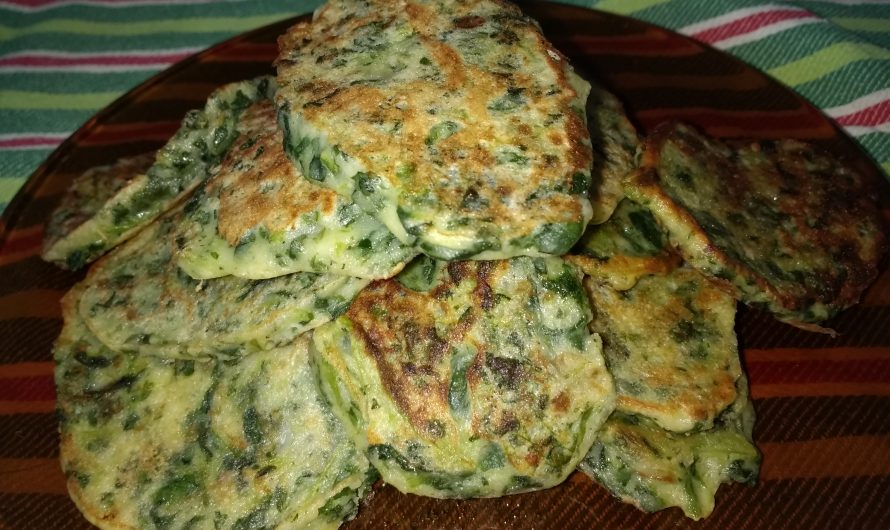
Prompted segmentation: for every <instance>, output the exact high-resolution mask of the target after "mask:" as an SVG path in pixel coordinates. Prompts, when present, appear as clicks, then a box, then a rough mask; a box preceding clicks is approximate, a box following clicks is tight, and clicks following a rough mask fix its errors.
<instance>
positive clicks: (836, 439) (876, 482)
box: [0, 3, 890, 529]
mask: <svg viewBox="0 0 890 530" xmlns="http://www.w3.org/2000/svg"><path fill="white" fill-rule="evenodd" d="M524 9H525V10H526V11H527V12H528V13H529V14H530V15H532V16H533V17H535V18H536V19H537V20H539V21H540V23H541V25H542V26H543V28H544V31H545V33H546V34H547V35H548V36H549V38H550V39H552V40H553V42H554V43H555V44H556V46H557V47H558V48H559V49H560V50H562V51H563V52H564V53H565V54H566V55H568V56H569V58H570V59H571V60H572V61H573V64H575V65H576V67H577V68H578V69H579V70H580V71H582V72H584V73H586V74H589V75H591V76H593V77H594V78H596V79H598V80H600V81H601V82H602V83H603V84H605V85H606V86H607V87H608V88H610V89H612V90H613V91H614V92H615V93H616V94H618V96H619V97H620V98H621V99H622V100H623V101H624V103H625V104H626V106H627V109H628V111H629V113H630V115H631V116H632V118H633V119H634V121H635V122H636V124H637V125H638V126H639V127H640V129H641V130H642V131H643V132H645V131H647V130H649V129H651V128H652V127H653V126H654V125H656V124H657V123H659V122H661V121H664V120H669V119H681V120H685V121H688V122H691V123H693V124H696V125H698V126H700V127H701V128H703V129H705V130H706V131H707V132H709V133H711V134H713V135H716V136H723V137H739V136H747V137H757V138H779V137H796V138H804V139H808V140H810V141H814V142H816V143H818V144H820V145H821V146H823V147H824V148H826V149H828V150H830V151H832V152H833V153H835V154H836V155H837V156H840V157H843V158H846V159H847V161H848V163H850V164H852V165H853V166H855V167H856V168H858V169H859V170H860V171H862V172H864V173H867V174H870V175H872V176H874V177H875V178H878V179H880V174H879V173H878V171H877V169H876V168H875V166H874V165H873V164H872V163H871V161H870V160H869V159H868V157H867V156H865V155H864V154H863V153H862V151H861V150H860V149H859V148H858V147H857V145H856V144H855V143H853V142H852V141H851V140H850V139H849V138H847V137H846V136H844V135H843V134H842V133H841V132H840V131H839V130H838V129H837V128H836V127H835V126H834V125H832V123H831V122H830V121H829V120H828V119H827V118H825V117H824V116H823V115H822V114H821V113H820V112H819V111H818V110H816V109H814V108H813V107H812V106H811V105H809V104H808V103H806V102H805V101H804V100H803V99H801V98H800V97H799V96H797V95H796V94H794V93H793V92H791V91H790V90H788V89H786V88H784V87H782V86H781V85H779V84H778V83H776V82H775V81H773V80H771V79H770V78H768V77H767V76H765V75H764V74H762V73H760V72H758V71H756V70H755V69H753V68H751V67H749V66H747V65H745V64H743V63H741V62H740V61H737V60H735V59H732V58H730V57H729V56H727V55H725V54H723V53H721V52H718V51H716V50H713V49H711V48H708V47H707V46H704V45H702V44H699V43H697V42H695V41H693V40H690V39H688V38H685V37H682V36H680V35H677V34H675V33H672V32H670V31H667V30H664V29H660V28H657V27H655V26H651V25H648V24H645V23H642V22H638V21H635V20H632V19H628V18H623V17H619V16H615V15H608V14H605V13H601V12H597V11H591V10H586V9H582V8H576V7H569V6H564V5H557V4H548V3H534V4H527V5H524ZM294 20H296V19H294ZM294 20H289V21H284V22H281V23H277V24H273V25H271V26H267V27H264V28H262V29H259V30H256V31H253V32H250V33H247V34H245V35H242V36H240V37H237V38H235V39H232V40H230V41H227V42H225V43H222V44H220V45H218V46H214V47H213V48H211V49H209V50H207V51H205V52H203V53H200V54H198V55H197V56H195V57H192V58H190V59H187V60H185V61H183V62H181V63H179V64H177V65H175V66H173V67H172V68H170V69H168V70H166V71H164V72H163V73H161V74H159V75H157V76H155V77H153V78H152V79H150V80H149V81H147V82H146V83H144V84H142V85H141V86H139V87H138V88H136V89H135V90H133V91H131V92H130V93H128V94H126V95H125V96H124V97H122V98H121V99H119V100H118V101H116V102H114V103H113V104H112V105H110V106H109V107H108V108H106V109H105V110H103V111H102V112H100V113H99V114H97V115H96V116H95V117H94V118H93V119H92V120H90V121H89V122H88V123H87V124H86V125H84V126H83V127H82V128H81V129H80V130H78V131H77V132H76V133H75V134H74V135H73V136H72V137H71V138H70V139H68V140H67V141H66V142H64V143H63V144H62V145H61V146H60V147H59V148H58V149H57V150H56V151H55V152H54V153H53V154H52V155H51V156H50V157H49V159H48V160H47V161H46V162H45V163H44V164H43V165H42V166H41V167H40V168H39V169H38V170H37V171H36V172H35V173H34V175H32V176H31V178H30V180H29V181H28V182H27V184H26V185H25V187H24V188H23V190H22V191H21V192H20V193H19V195H17V196H16V198H15V199H14V200H13V201H12V203H11V204H10V205H9V207H8V208H7V210H6V211H5V212H4V214H3V217H2V221H0V433H2V434H0V436H2V438H0V528H59V529H62V528H64V529H73V528H85V527H89V525H88V524H87V523H86V521H85V520H84V519H83V518H82V517H81V516H80V515H79V514H78V512H77V510H76V509H75V508H74V506H73V504H72V503H71V502H70V501H69V500H68V497H67V494H66V492H65V485H64V477H63V476H62V474H61V471H60V470H59V467H58V462H57V455H58V450H57V445H58V440H57V434H56V422H55V418H54V415H53V407H54V397H55V396H54V392H53V384H52V362H51V354H50V350H51V347H52V341H53V340H54V338H55V337H56V335H57V334H58V331H59V329H60V324H61V322H60V320H59V310H58V299H59V298H60V296H61V295H62V294H63V293H64V292H65V290H66V289H67V288H68V287H70V286H71V285H72V284H73V283H74V282H75V281H77V280H78V279H79V277H80V276H79V275H78V274H72V273H68V272H65V271H62V270H60V269H57V268H55V267H54V266H52V265H48V264H45V263H43V262H42V261H40V259H39V256H38V254H39V249H40V241H41V238H42V235H43V224H44V222H45V221H46V218H47V216H48V214H49V212H50V211H51V210H52V208H53V207H54V206H55V204H56V203H57V202H58V200H59V197H60V194H61V193H62V192H63V191H64V189H65V187H66V186H67V184H68V182H69V181H70V179H71V178H72V177H73V176H74V175H76V174H78V173H79V172H81V171H83V170H84V169H86V168H88V167H91V166H94V165H97V164H103V163H108V162H110V161H112V160H114V159H116V158H118V157H120V156H125V155H131V154H136V153H140V152H144V151H146V150H148V149H151V148H155V147H158V146H159V145H160V144H162V143H163V141H164V140H165V139H166V138H167V137H168V136H169V135H170V134H171V133H172V132H173V131H174V130H175V129H176V127H177V126H178V123H179V120H180V119H181V117H182V115H183V114H184V113H185V111H186V110H187V109H190V108H194V107H198V106H200V105H201V104H202V101H203V99H204V98H205V97H206V95H207V94H208V93H209V92H210V91H211V90H212V89H213V88H215V87H217V86H219V85H221V84H223V83H226V82H231V81H236V80H239V79H244V78H249V77H253V76H256V75H259V74H263V73H271V71H272V68H271V64H270V63H271V61H272V59H273V58H274V57H275V55H276V45H275V39H276V37H277V36H278V35H279V34H280V33H282V32H283V31H284V30H285V28H287V27H288V26H289V25H290V24H292V23H293V22H294ZM888 306H890V276H888V274H887V273H886V272H885V273H884V274H883V275H882V276H881V278H880V279H879V280H878V283H877V284H876V285H875V286H873V288H872V289H871V290H870V291H869V293H868V294H867V296H866V297H865V299H864V301H863V303H862V304H860V305H859V306H857V307H854V308H852V309H850V310H848V311H846V312H845V313H843V314H842V315H841V316H840V317H838V318H836V319H835V320H834V321H833V322H831V323H830V325H831V326H832V327H834V328H835V329H837V330H838V331H839V332H840V336H839V337H838V338H836V339H831V338H829V337H827V336H824V335H818V334H812V333H807V332H804V331H800V330H797V329H794V328H791V327H788V326H785V325H782V324H779V323H777V322H775V321H774V320H772V318H770V317H769V316H767V315H764V314H761V313H757V312H754V311H745V310H742V311H740V314H739V319H738V327H737V329H738V334H739V338H740V341H741V344H742V347H743V350H744V356H745V361H746V365H747V369H748V372H749V374H750V378H751V383H752V394H753V396H754V399H755V406H756V408H757V411H758V416H759V421H758V425H757V429H756V433H755V437H756V440H757V442H758V445H759V447H760V448H761V450H762V451H763V454H764V462H763V470H762V474H761V482H760V484H759V485H758V486H756V487H746V486H741V485H728V486H725V487H723V488H721V490H720V492H719V493H718V496H717V508H716V509H715V511H714V513H713V515H711V517H710V518H709V519H707V520H706V521H704V522H703V523H699V524H696V526H701V527H708V528H740V527H746V528H780V527H781V528H835V527H839V528H850V527H861V528H890V331H888V330H890V307H888ZM691 524H692V523H691V522H689V521H688V520H686V519H684V517H683V515H682V514H681V512H680V511H679V510H677V509H671V510H665V511H662V512H659V513H655V514H645V513H642V512H639V511H637V510H636V509H635V508H633V507H631V506H627V505H624V504H622V503H620V502H619V501H617V500H615V499H613V498H612V497H611V496H610V495H609V494H608V493H606V492H605V491H604V490H603V489H602V488H600V487H599V486H597V485H596V484H594V483H593V482H591V481H590V480H589V479H587V478H586V477H585V476H584V475H582V474H580V473H576V474H574V475H573V476H572V477H571V478H570V479H569V480H568V481H567V482H566V483H565V484H563V485H562V486H560V487H557V488H554V489H551V490H547V491H542V492H538V493H531V494H524V495H517V496H512V497H505V498H500V499H485V500H470V501H438V500H433V499H426V498H421V497H416V496H410V495H402V494H400V493H398V492H396V491H395V490H394V489H392V488H390V487H379V488H378V489H377V490H376V491H375V493H374V495H373V498H372V499H371V500H370V501H369V502H368V503H367V504H366V505H365V506H363V508H362V510H361V512H360V514H359V516H358V518H357V519H356V520H355V521H353V522H351V523H350V524H348V525H347V527H348V528H351V529H354V528H554V529H563V528H590V527H606V526H607V527H617V528H636V527H657V528H661V527H676V526H687V525H691Z"/></svg>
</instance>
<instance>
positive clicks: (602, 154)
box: [587, 83, 642, 224]
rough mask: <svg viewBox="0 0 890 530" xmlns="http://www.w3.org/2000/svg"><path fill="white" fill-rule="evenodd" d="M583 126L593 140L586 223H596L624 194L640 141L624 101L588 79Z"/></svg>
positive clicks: (604, 217)
mask: <svg viewBox="0 0 890 530" xmlns="http://www.w3.org/2000/svg"><path fill="white" fill-rule="evenodd" d="M587 128H588V130H589V131H590V141H591V143H592V144H593V172H592V174H591V176H592V178H591V188H590V203H591V205H592V206H593V217H592V218H591V219H590V224H600V223H602V222H605V221H606V220H607V219H609V217H611V215H612V212H613V211H614V210H615V207H616V206H618V204H619V202H620V201H621V199H622V198H623V197H624V180H625V179H626V178H627V177H628V176H629V175H630V174H631V173H633V171H634V170H635V169H636V168H637V165H638V160H637V158H638V157H639V153H640V148H641V147H642V144H641V142H640V137H639V135H638V134H637V130H636V129H635V128H634V126H633V124H632V123H631V122H630V120H629V119H628V117H627V115H626V114H625V113H624V105H622V104H621V102H620V101H619V100H618V98H616V97H615V95H614V94H612V93H611V92H609V91H608V90H606V89H605V88H603V87H601V86H599V85H597V84H596V83H591V85H590V95H589V96H588V97H587Z"/></svg>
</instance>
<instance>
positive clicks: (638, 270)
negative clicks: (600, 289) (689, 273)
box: [565, 199, 682, 291]
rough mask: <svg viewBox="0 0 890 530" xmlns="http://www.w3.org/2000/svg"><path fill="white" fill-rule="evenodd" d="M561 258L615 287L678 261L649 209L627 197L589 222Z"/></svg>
mask: <svg viewBox="0 0 890 530" xmlns="http://www.w3.org/2000/svg"><path fill="white" fill-rule="evenodd" d="M565 260H566V261H568V262H569V263H572V264H574V265H576V266H577V267H578V268H580V269H581V270H582V271H584V274H587V275H588V276H590V277H591V278H593V279H594V281H597V282H600V283H608V284H609V286H611V287H612V288H613V289H617V290H619V291H624V290H627V289H630V288H631V287H633V286H634V285H635V284H636V283H637V281H638V280H639V279H640V278H642V277H643V276H646V275H649V274H665V273H667V272H670V271H672V270H673V269H675V268H677V267H678V266H679V265H680V262H681V261H682V260H681V259H680V256H679V255H677V254H676V253H675V252H673V251H672V249H671V248H670V245H669V243H668V240H667V235H666V234H665V233H664V232H663V231H662V230H661V227H659V226H658V222H657V221H656V220H655V218H654V217H653V216H652V214H651V213H650V212H649V210H646V209H645V208H643V207H642V206H640V205H638V204H636V203H634V202H632V201H630V200H628V199H622V200H621V202H619V203H618V206H617V207H616V208H615V209H614V211H613V212H612V215H611V217H609V220H608V221H606V222H605V223H602V224H598V225H589V226H588V227H587V230H585V231H584V235H582V236H581V239H580V240H579V241H578V243H577V244H576V245H575V247H574V248H573V249H572V253H571V254H569V255H567V256H565Z"/></svg>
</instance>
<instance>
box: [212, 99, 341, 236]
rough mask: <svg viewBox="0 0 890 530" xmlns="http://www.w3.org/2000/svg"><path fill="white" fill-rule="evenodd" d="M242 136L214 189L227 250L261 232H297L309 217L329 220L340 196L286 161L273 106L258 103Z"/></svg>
mask: <svg viewBox="0 0 890 530" xmlns="http://www.w3.org/2000/svg"><path fill="white" fill-rule="evenodd" d="M239 132H240V134H239V136H238V138H236V139H235V141H234V143H233V144H232V146H233V147H232V149H230V150H229V152H228V154H227V155H226V157H225V159H224V160H223V162H222V164H221V166H220V168H219V170H218V173H222V174H223V175H216V176H215V177H214V184H215V186H222V187H223V189H222V190H220V191H219V232H220V235H222V236H223V237H224V238H225V239H226V241H227V242H228V243H229V245H231V246H235V245H237V244H238V242H239V241H240V240H241V238H242V237H244V235H245V234H246V233H247V232H248V231H250V230H252V229H254V228H256V227H258V226H264V227H265V228H266V229H267V230H269V231H272V232H278V231H284V230H290V229H293V227H294V225H295V224H296V223H297V221H298V220H299V218H300V216H302V215H303V214H306V213H310V212H313V211H316V210H320V211H321V213H322V215H330V213H331V212H332V211H333V209H334V206H335V203H336V201H337V194H336V193H334V192H333V191H331V190H328V189H326V188H322V187H320V186H315V185H313V184H311V183H309V182H306V181H305V179H304V178H303V176H302V175H300V173H299V171H298V170H297V168H296V167H295V166H294V165H293V164H292V163H290V161H289V160H288V159H287V157H286V156H285V155H284V148H283V147H282V142H283V136H282V134H281V131H280V130H278V128H277V127H275V106H274V104H273V103H272V102H271V101H269V100H265V101H262V102H260V103H255V104H254V105H253V106H251V107H250V108H249V109H248V110H247V111H245V113H244V116H243V117H242V119H241V122H240V124H239ZM214 191H215V190H212V191H211V193H214Z"/></svg>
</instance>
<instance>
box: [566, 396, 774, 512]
mask: <svg viewBox="0 0 890 530" xmlns="http://www.w3.org/2000/svg"><path fill="white" fill-rule="evenodd" d="M737 395H738V398H737V399H736V401H735V402H734V403H733V404H732V407H730V408H729V409H727V410H726V411H725V412H724V413H723V414H722V415H721V416H720V417H719V418H718V419H717V421H716V422H715V423H714V426H713V427H712V428H711V429H708V430H705V431H696V432H692V433H688V434H679V433H675V432H672V431H667V430H664V429H662V428H660V427H658V426H657V425H656V424H655V423H653V422H652V421H650V420H648V419H646V418H641V417H638V416H633V415H629V414H625V413H622V412H615V413H614V414H612V416H611V417H609V419H608V420H607V421H606V424H605V425H604V426H603V428H602V430H600V432H599V433H598V434H597V440H596V442H595V443H594V445H593V448H592V449H591V450H590V453H588V454H587V456H586V457H585V458H584V460H583V461H582V462H581V466H580V467H581V470H582V471H584V472H585V473H587V474H588V475H589V476H590V477H591V478H593V479H594V480H595V481H597V482H599V483H600V484H602V485H603V486H604V487H605V488H606V489H608V490H609V491H610V492H612V494H613V495H615V496H616V497H618V498H619V499H621V500H622V501H624V502H627V503H630V504H633V505H634V506H636V507H637V508H639V509H641V510H644V511H647V512H654V511H657V510H661V509H664V508H669V507H671V506H676V507H679V508H680V509H682V510H683V513H684V514H686V516H687V517H689V518H691V519H696V520H698V519H701V518H704V517H707V516H708V515H710V513H711V512H712V511H713V510H714V496H715V494H716V493H717V489H718V488H719V487H720V484H722V483H725V482H741V483H745V484H750V485H753V484H754V483H756V482H757V476H758V474H759V472H760V453H759V452H758V451H757V448H756V447H754V444H753V442H752V441H751V432H752V430H753V426H754V407H753V406H752V404H751V400H750V398H749V397H748V388H747V382H746V381H745V379H744V378H741V379H740V380H739V389H738V392H737Z"/></svg>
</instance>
